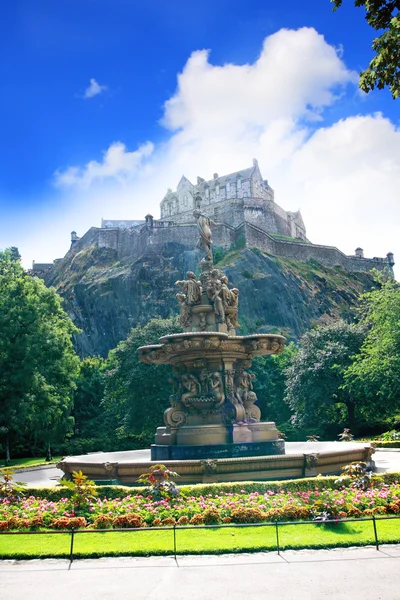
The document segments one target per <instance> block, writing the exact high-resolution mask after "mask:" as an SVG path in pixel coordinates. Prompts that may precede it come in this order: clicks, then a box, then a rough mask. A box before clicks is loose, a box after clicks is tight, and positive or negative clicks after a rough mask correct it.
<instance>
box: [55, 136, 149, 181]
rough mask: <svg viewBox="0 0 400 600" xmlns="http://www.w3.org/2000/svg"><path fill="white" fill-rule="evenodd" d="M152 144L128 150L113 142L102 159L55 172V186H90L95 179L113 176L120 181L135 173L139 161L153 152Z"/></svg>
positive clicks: (147, 143) (123, 145) (139, 163)
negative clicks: (131, 150)
mask: <svg viewBox="0 0 400 600" xmlns="http://www.w3.org/2000/svg"><path fill="white" fill-rule="evenodd" d="M153 149H154V146H153V144H152V143H151V142H146V143H145V144H143V145H142V146H140V147H139V148H138V149H137V150H135V151H134V152H128V151H127V150H126V146H125V144H123V143H122V142H114V143H113V144H111V146H110V147H109V148H108V150H106V152H104V155H103V160H102V161H101V162H97V161H96V160H91V161H90V162H88V163H87V164H86V165H85V166H84V167H68V168H67V169H66V170H65V171H57V172H56V173H55V176H54V179H55V185H56V186H57V187H70V186H80V187H84V188H88V187H90V186H91V185H92V184H93V183H94V182H96V181H99V180H100V181H102V180H104V179H108V178H115V179H118V180H120V181H122V180H125V179H127V178H128V179H129V178H131V177H132V176H133V175H135V173H136V171H137V170H138V168H139V167H140V165H141V163H142V162H143V161H144V160H145V159H146V158H148V157H149V156H150V155H151V154H152V152H153Z"/></svg>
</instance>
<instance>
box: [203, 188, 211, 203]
mask: <svg viewBox="0 0 400 600" xmlns="http://www.w3.org/2000/svg"><path fill="white" fill-rule="evenodd" d="M204 193H205V196H206V198H207V200H208V198H209V197H210V189H209V188H208V187H207V188H206V189H205V190H204Z"/></svg>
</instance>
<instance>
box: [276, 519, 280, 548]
mask: <svg viewBox="0 0 400 600" xmlns="http://www.w3.org/2000/svg"><path fill="white" fill-rule="evenodd" d="M275 533H276V548H277V550H278V554H280V553H281V549H280V546H279V531H278V521H275Z"/></svg>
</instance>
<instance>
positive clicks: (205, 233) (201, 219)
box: [193, 209, 216, 263]
mask: <svg viewBox="0 0 400 600" xmlns="http://www.w3.org/2000/svg"><path fill="white" fill-rule="evenodd" d="M193 216H194V218H195V219H196V221H197V225H198V226H199V233H200V237H199V241H198V242H197V248H199V249H200V250H201V251H202V252H204V254H205V255H206V257H207V259H208V261H209V262H210V263H212V251H211V244H212V239H211V227H212V226H213V225H216V223H215V222H214V221H213V220H212V219H210V218H209V217H207V215H205V214H204V213H202V212H201V211H200V210H198V209H196V210H194V211H193Z"/></svg>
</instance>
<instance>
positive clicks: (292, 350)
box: [251, 342, 297, 427]
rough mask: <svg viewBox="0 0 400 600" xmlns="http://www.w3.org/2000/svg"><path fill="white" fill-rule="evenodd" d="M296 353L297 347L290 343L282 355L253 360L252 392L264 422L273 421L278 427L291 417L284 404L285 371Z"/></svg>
mask: <svg viewBox="0 0 400 600" xmlns="http://www.w3.org/2000/svg"><path fill="white" fill-rule="evenodd" d="M296 353H297V346H296V345H295V344H294V343H293V342H291V343H290V344H289V345H288V346H286V348H285V350H284V351H283V352H282V354H273V355H271V356H260V357H257V358H255V359H254V360H253V365H252V368H251V371H252V372H253V373H254V374H255V376H256V379H255V381H254V391H255V392H256V394H257V397H258V402H257V404H258V406H259V407H260V410H261V416H262V419H263V420H264V421H275V422H276V423H277V424H278V427H281V426H282V425H283V424H284V423H287V422H288V421H289V419H290V416H291V410H290V408H289V406H288V405H287V404H286V403H285V402H284V396H285V386H286V369H287V368H288V366H289V364H290V362H291V361H292V360H293V359H294V356H295V355H296Z"/></svg>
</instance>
